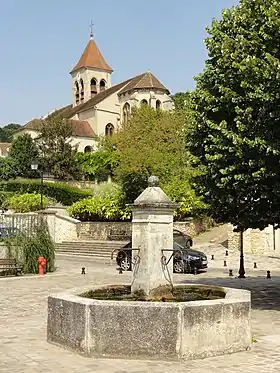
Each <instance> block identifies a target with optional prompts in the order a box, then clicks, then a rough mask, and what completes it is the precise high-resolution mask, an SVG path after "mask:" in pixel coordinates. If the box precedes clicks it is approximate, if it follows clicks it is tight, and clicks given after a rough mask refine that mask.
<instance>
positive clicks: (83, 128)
mask: <svg viewBox="0 0 280 373" xmlns="http://www.w3.org/2000/svg"><path fill="white" fill-rule="evenodd" d="M53 114H55V113H53ZM68 122H69V124H70V125H71V127H72V136H77V137H93V136H94V135H95V134H94V131H93V130H92V128H91V126H90V124H89V123H88V122H87V121H86V120H73V119H71V120H68ZM43 123H44V121H43V120H42V119H32V120H31V121H30V122H28V123H27V124H26V125H25V126H24V127H23V128H22V130H25V129H29V130H33V131H38V132H40V128H41V126H42V125H43Z"/></svg>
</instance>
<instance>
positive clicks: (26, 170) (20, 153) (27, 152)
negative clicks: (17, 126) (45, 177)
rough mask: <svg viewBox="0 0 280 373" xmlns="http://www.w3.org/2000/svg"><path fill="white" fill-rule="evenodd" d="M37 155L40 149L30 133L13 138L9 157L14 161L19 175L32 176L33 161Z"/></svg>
mask: <svg viewBox="0 0 280 373" xmlns="http://www.w3.org/2000/svg"><path fill="white" fill-rule="evenodd" d="M37 157H38V149H37V147H36V144H35V142H34V140H33V139H32V138H31V136H30V135H29V134H24V135H22V136H18V137H16V138H15V139H14V140H13V142H12V148H11V150H10V152H9V156H8V158H9V160H10V161H11V162H12V163H13V167H14V171H15V172H16V175H17V176H23V177H30V176H31V175H32V171H31V162H32V160H33V159H35V158H37Z"/></svg>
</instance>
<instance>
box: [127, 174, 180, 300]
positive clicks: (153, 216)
mask: <svg viewBox="0 0 280 373" xmlns="http://www.w3.org/2000/svg"><path fill="white" fill-rule="evenodd" d="M148 185H149V186H148V188H146V189H145V190H144V191H143V193H142V194H140V196H139V197H138V198H137V199H136V200H135V201H134V204H133V205H132V247H133V248H135V249H136V248H139V253H138V252H137V251H133V252H132V253H133V256H134V257H135V255H139V257H140V260H139V262H137V261H136V264H135V265H134V268H133V282H132V286H131V291H132V292H135V291H139V290H140V291H143V292H144V293H145V294H146V295H149V294H150V292H151V290H153V289H155V288H157V287H158V286H160V285H170V282H171V281H172V277H173V260H172V259H171V260H170V262H169V264H168V266H167V268H168V269H167V268H166V267H165V266H163V264H162V256H163V254H164V255H165V256H166V258H167V259H168V258H169V257H170V256H171V254H172V252H171V251H166V250H172V249H173V213H174V210H175V209H176V208H177V207H178V204H176V203H172V202H171V201H170V199H169V198H168V197H167V195H166V194H165V193H164V192H163V190H162V189H161V188H160V187H159V180H158V178H157V177H156V176H150V177H149V179H148ZM164 250H165V251H164Z"/></svg>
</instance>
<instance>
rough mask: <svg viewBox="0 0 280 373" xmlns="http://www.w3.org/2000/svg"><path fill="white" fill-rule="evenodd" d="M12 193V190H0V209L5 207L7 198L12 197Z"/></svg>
mask: <svg viewBox="0 0 280 373" xmlns="http://www.w3.org/2000/svg"><path fill="white" fill-rule="evenodd" d="M13 195H14V193H12V192H1V191H0V209H1V208H2V209H5V208H7V205H8V199H9V198H10V197H12V196H13Z"/></svg>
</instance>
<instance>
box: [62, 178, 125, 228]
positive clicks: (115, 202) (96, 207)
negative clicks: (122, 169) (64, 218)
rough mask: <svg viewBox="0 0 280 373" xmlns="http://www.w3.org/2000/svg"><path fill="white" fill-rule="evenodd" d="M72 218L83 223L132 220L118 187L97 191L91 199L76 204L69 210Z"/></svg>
mask: <svg viewBox="0 0 280 373" xmlns="http://www.w3.org/2000/svg"><path fill="white" fill-rule="evenodd" d="M67 211H68V213H69V215H70V216H72V217H73V218H75V219H79V220H81V221H120V220H129V219H130V210H129V209H128V208H127V207H126V206H125V204H124V199H123V194H122V193H121V191H120V188H119V187H117V186H112V185H111V186H107V190H106V188H103V189H100V190H99V191H95V194H94V196H93V197H91V198H86V199H83V200H81V201H78V202H76V203H74V204H73V205H72V206H70V207H68V209H67Z"/></svg>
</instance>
